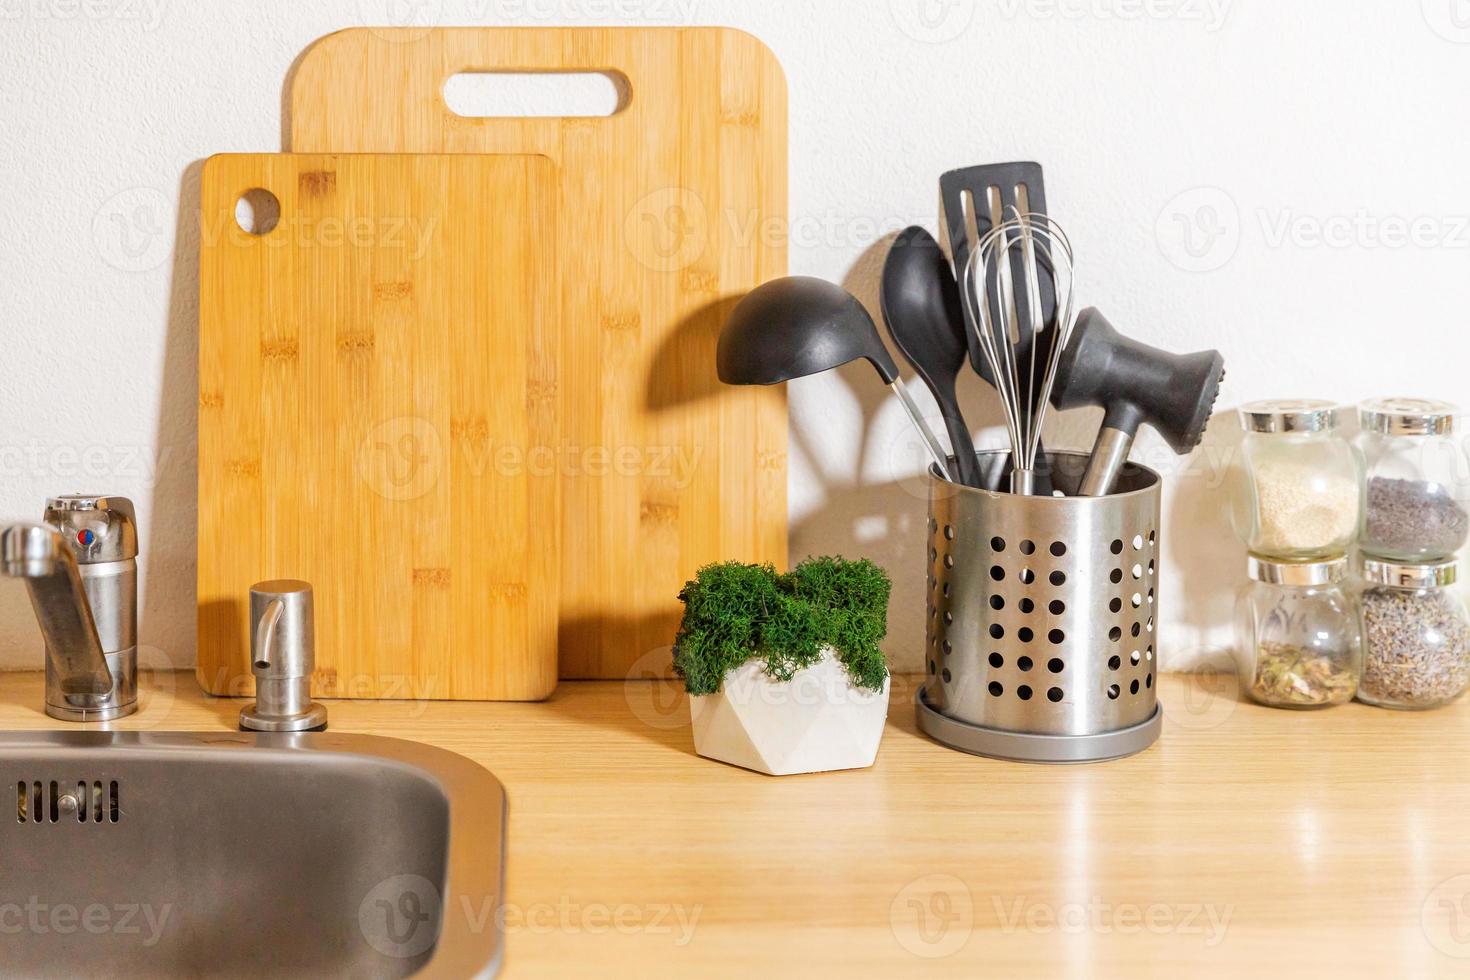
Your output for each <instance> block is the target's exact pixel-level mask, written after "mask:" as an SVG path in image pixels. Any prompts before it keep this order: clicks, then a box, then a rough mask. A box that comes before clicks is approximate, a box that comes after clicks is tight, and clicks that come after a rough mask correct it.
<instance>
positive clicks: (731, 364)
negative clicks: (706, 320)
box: [716, 276, 953, 482]
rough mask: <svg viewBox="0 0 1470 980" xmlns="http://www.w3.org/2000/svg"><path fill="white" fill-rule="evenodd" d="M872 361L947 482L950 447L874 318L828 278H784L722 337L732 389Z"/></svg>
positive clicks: (723, 371)
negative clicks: (939, 435) (912, 390)
mask: <svg viewBox="0 0 1470 980" xmlns="http://www.w3.org/2000/svg"><path fill="white" fill-rule="evenodd" d="M860 358H862V359H866V360H867V361H868V362H869V363H871V364H872V365H873V367H874V368H876V369H877V371H878V375H879V377H881V378H882V379H883V383H884V384H886V385H887V386H888V387H889V388H891V389H892V390H893V393H894V394H896V395H898V400H899V401H900V402H901V403H902V404H903V407H904V410H905V411H907V412H908V413H909V419H910V420H911V421H912V422H913V423H914V428H915V429H916V430H917V431H918V433H919V436H920V437H921V438H922V439H923V440H924V445H925V446H927V447H928V449H929V454H930V455H931V456H933V457H934V462H935V464H936V465H937V466H938V468H939V473H940V475H941V476H943V477H944V478H945V479H946V480H951V482H953V480H952V476H951V473H950V468H949V463H948V460H947V459H946V456H945V452H944V447H943V446H942V445H940V442H939V440H938V439H937V438H935V436H934V431H933V430H932V429H930V428H929V426H928V424H927V423H926V422H925V421H924V416H923V415H922V414H920V412H919V408H918V406H917V405H915V404H914V400H913V398H912V396H910V395H909V393H908V389H907V388H905V387H904V383H903V378H902V377H901V376H900V375H899V373H898V365H897V364H895V363H894V362H893V356H892V355H891V354H889V353H888V348H887V347H884V346H883V341H882V339H880V338H879V336H878V328H877V327H876V326H874V324H873V318H872V317H871V316H869V315H868V311H867V310H865V309H864V308H863V304H861V303H859V302H858V301H857V299H856V298H854V297H853V295H852V294H851V293H849V292H848V291H847V290H845V289H843V288H842V287H841V286H837V285H834V284H833V283H830V282H827V281H826V280H823V279H812V278H808V277H804V276H792V277H789V278H786V279H776V280H773V281H771V282H768V283H766V284H765V285H764V286H760V287H759V288H757V289H755V290H753V291H752V292H751V293H750V295H748V296H746V297H745V298H744V299H742V300H741V301H740V302H739V303H738V304H737V305H736V307H735V309H734V311H733V312H732V313H731V314H730V319H729V321H728V322H727V323H726V324H725V326H724V329H722V330H721V331H720V346H719V352H718V355H717V362H716V363H717V365H718V369H719V375H720V380H721V381H723V382H724V383H725V384H727V385H774V384H781V383H783V382H786V381H790V380H792V379H793V378H805V377H807V376H808V375H813V374H821V373H822V372H823V371H830V370H832V369H833V368H837V367H841V366H842V365H844V364H847V363H848V362H850V361H856V360H858V359H860Z"/></svg>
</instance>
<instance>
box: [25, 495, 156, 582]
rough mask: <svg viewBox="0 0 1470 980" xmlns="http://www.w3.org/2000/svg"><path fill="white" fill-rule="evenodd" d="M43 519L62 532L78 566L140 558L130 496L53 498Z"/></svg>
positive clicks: (136, 527) (134, 515)
mask: <svg viewBox="0 0 1470 980" xmlns="http://www.w3.org/2000/svg"><path fill="white" fill-rule="evenodd" d="M42 520H44V521H45V522H46V523H47V524H49V525H50V526H52V527H54V528H56V530H58V531H60V532H61V535H62V538H63V539H64V540H65V541H66V543H67V545H68V546H69V547H70V548H71V550H72V554H74V555H76V557H77V564H79V565H98V564H104V563H106V562H113V561H127V560H128V559H130V558H137V557H138V518H137V514H136V512H135V511H134V510H133V502H132V501H131V500H129V499H128V498H127V497H98V496H91V495H87V494H72V495H70V496H66V497H52V498H51V499H49V500H47V501H46V514H45V516H44V517H43V518H42Z"/></svg>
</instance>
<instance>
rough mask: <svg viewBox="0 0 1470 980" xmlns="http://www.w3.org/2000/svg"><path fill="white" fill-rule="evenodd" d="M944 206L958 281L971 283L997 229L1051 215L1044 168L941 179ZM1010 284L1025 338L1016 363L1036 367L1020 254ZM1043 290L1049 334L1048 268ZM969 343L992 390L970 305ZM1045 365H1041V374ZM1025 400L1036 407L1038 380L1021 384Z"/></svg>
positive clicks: (1052, 298)
mask: <svg viewBox="0 0 1470 980" xmlns="http://www.w3.org/2000/svg"><path fill="white" fill-rule="evenodd" d="M939 195H940V203H941V205H942V207H943V208H944V226H945V232H946V234H947V235H948V236H949V248H950V257H951V259H952V261H953V263H954V273H955V280H956V281H957V282H960V283H964V282H965V281H966V277H965V267H966V266H967V265H968V264H969V262H970V256H971V254H972V253H973V252H974V250H975V248H976V247H977V246H978V244H979V242H980V240H981V239H983V238H984V237H985V236H986V235H987V234H989V232H990V230H991V229H992V228H994V227H995V225H996V224H997V223H998V222H1000V221H1003V220H1005V219H1006V218H1008V217H1011V216H1013V214H1027V213H1031V214H1046V213H1047V210H1046V183H1045V181H1044V179H1043V177H1042V173H1041V164H1039V163H1027V162H1021V163H990V164H984V165H981V166H978V167H965V168H964V169H962V170H951V171H950V172H949V173H947V174H945V175H944V176H943V177H940V178H939ZM1011 278H1012V280H1013V281H1014V283H1015V299H1016V307H1017V310H1016V312H1017V321H1018V323H1019V325H1020V327H1021V336H1020V337H1019V338H1018V340H1017V347H1016V354H1017V357H1016V363H1018V364H1030V363H1031V357H1030V355H1031V345H1032V343H1033V342H1034V339H1033V337H1034V331H1035V328H1036V326H1037V324H1035V323H1033V322H1032V320H1031V309H1032V304H1031V296H1030V295H1029V294H1028V293H1027V286H1026V274H1025V269H1024V268H1023V266H1022V259H1021V256H1020V254H1019V251H1016V252H1013V253H1012V256H1011ZM1038 289H1039V291H1040V293H1041V297H1040V298H1041V303H1040V309H1041V311H1042V318H1043V320H1044V322H1043V324H1041V326H1042V327H1043V328H1044V329H1049V330H1050V329H1055V328H1056V323H1055V321H1056V308H1057V301H1056V286H1055V284H1054V283H1053V281H1052V279H1051V276H1050V275H1049V273H1048V271H1047V270H1046V268H1045V267H1044V266H1043V267H1041V268H1040V277H1039V284H1038ZM989 293H990V296H991V297H992V302H996V301H998V297H999V295H1000V290H998V289H994V288H992V289H991V290H990V291H989ZM990 315H991V317H992V318H994V319H995V320H996V322H1000V321H1001V320H1002V319H1003V317H1002V316H1001V314H1000V311H999V310H997V309H992V310H991V311H990ZM965 320H966V322H965V339H966V342H967V343H968V344H969V348H970V364H971V365H972V366H973V367H974V369H975V371H976V373H978V374H979V375H980V376H981V377H982V378H984V379H985V380H986V381H988V382H990V383H991V384H994V383H995V379H994V378H993V377H991V372H990V365H989V364H988V363H987V362H986V360H985V355H984V353H983V352H982V351H981V349H980V339H979V336H978V333H977V331H978V329H979V327H980V325H979V324H976V323H973V322H971V321H970V314H969V309H968V305H967V306H966V310H965ZM1043 367H1044V365H1041V364H1038V365H1037V370H1038V373H1039V372H1040V371H1041V370H1042V369H1043ZM1022 384H1023V386H1024V387H1023V390H1022V392H1021V395H1022V398H1023V399H1025V400H1026V402H1027V404H1030V405H1032V406H1034V405H1035V394H1036V392H1037V391H1038V390H1039V389H1040V386H1041V384H1040V381H1039V379H1038V378H1037V377H1034V376H1033V377H1027V378H1023V379H1022Z"/></svg>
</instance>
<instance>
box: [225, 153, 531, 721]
mask: <svg viewBox="0 0 1470 980" xmlns="http://www.w3.org/2000/svg"><path fill="white" fill-rule="evenodd" d="M254 189H264V190H265V191H267V192H269V193H270V194H272V195H274V197H275V198H276V199H277V200H278V201H279V210H280V217H279V222H278V223H277V224H276V225H275V227H274V229H272V230H269V231H268V232H266V233H264V234H260V235H256V234H252V233H249V232H246V231H244V230H242V229H241V228H240V227H239V225H238V224H237V223H236V217H235V215H236V204H237V201H238V200H239V199H240V198H241V197H242V195H245V194H246V192H248V191H252V190H254ZM257 196H258V195H257ZM557 197H558V180H557V175H556V171H555V167H554V166H553V164H552V163H551V161H550V160H548V159H547V158H545V157H542V156H534V155H522V156H494V157H490V156H483V157H475V156H458V157H455V156H387V155H385V156H372V155H364V156H347V155H344V156H337V155H280V154H271V155H224V156H217V157H214V158H212V159H210V160H209V161H208V163H207V164H206V165H205V168H204V176H203V189H202V199H201V204H200V217H201V246H200V308H199V330H200V336H199V360H200V388H199V390H200V407H199V660H198V664H199V666H198V677H199V681H200V684H201V685H202V686H203V688H204V689H205V690H206V691H208V692H210V693H211V694H235V695H239V694H241V693H248V691H249V689H250V687H251V684H252V678H251V674H250V661H249V647H250V639H249V635H248V633H249V625H250V624H249V621H248V619H249V610H248V606H249V602H248V598H249V589H250V587H251V585H253V584H254V583H256V582H259V581H262V580H265V579H273V578H297V579H305V580H307V581H309V582H310V583H311V584H312V585H313V587H314V590H315V599H316V602H315V605H316V665H317V672H316V677H315V683H314V684H313V691H314V693H316V694H317V695H318V696H325V697H361V698H417V699H456V700H534V699H539V698H544V697H546V696H547V695H548V694H550V693H551V691H552V689H553V688H554V687H555V685H556V666H557V663H556V651H557V617H558V588H559V576H560V567H559V565H560V554H559V547H558V533H557V517H558V513H559V507H560V499H559V498H560V485H559V483H558V481H557V479H556V476H555V470H554V468H552V467H548V466H545V465H541V464H538V462H537V455H538V448H539V447H551V446H555V445H557V444H558V442H559V440H560V429H559V422H558V412H557V401H556V391H557V386H558V383H559V380H560V379H559V377H558V371H559V367H558V363H559V362H558V350H557V342H558V337H559V333H558V330H557V327H556V324H557V320H558V316H559V306H558V304H559V293H558V287H557V282H556V267H555V264H554V262H553V248H554V240H553V238H552V230H553V229H554V228H555V227H556V220H557V211H556V208H557Z"/></svg>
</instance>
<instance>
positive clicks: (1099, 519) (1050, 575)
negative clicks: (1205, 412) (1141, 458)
mask: <svg viewBox="0 0 1470 980" xmlns="http://www.w3.org/2000/svg"><path fill="white" fill-rule="evenodd" d="M979 459H980V464H981V469H982V471H983V474H984V481H983V486H985V487H988V488H999V487H1005V486H1008V485H1009V476H1008V469H1009V454H1008V453H981V454H979ZM1047 462H1048V464H1049V466H1048V469H1049V470H1050V472H1051V475H1052V480H1053V485H1054V486H1056V487H1058V488H1060V489H1063V490H1065V491H1067V492H1068V493H1071V492H1072V491H1074V490H1075V489H1076V485H1077V483H1078V482H1079V481H1080V479H1081V476H1082V473H1083V472H1084V471H1085V469H1086V466H1087V457H1086V456H1084V455H1079V454H1072V453H1054V454H1049V455H1048V459H1047ZM1160 487H1161V480H1160V478H1159V475H1158V474H1157V473H1155V472H1154V471H1152V470H1150V469H1147V468H1146V467H1142V466H1137V465H1134V464H1131V463H1130V464H1128V465H1127V466H1126V467H1125V468H1124V469H1123V471H1122V472H1121V473H1120V475H1119V477H1118V481H1117V484H1116V492H1114V493H1113V494H1110V495H1109V496H1106V497H1076V496H1019V495H1016V494H1011V493H1004V492H999V491H998V490H996V489H973V488H969V487H964V486H960V485H958V484H954V483H950V482H948V481H946V480H943V479H941V478H939V477H938V476H937V475H936V474H935V472H934V471H932V470H931V471H930V475H929V525H928V531H929V549H928V560H929V575H928V628H927V632H928V645H927V648H926V660H927V663H926V669H927V673H928V677H927V679H926V681H925V686H924V687H923V688H922V689H921V690H920V691H919V696H918V704H917V711H918V721H919V727H920V729H921V730H923V731H924V732H925V733H926V734H928V735H929V736H930V737H932V738H934V739H935V740H936V741H939V742H942V743H943V744H945V745H948V746H950V747H951V748H956V749H960V750H962V751H966V752H971V753H975V754H977V755H985V756H991V757H995V758H1001V759H1012V760H1018V761H1025V762H1095V761H1101V760H1104V759H1114V758H1119V757H1121V756H1125V755H1131V754H1133V753H1135V752H1139V751H1141V750H1143V749H1145V748H1147V747H1148V746H1149V745H1151V744H1153V742H1154V740H1155V739H1157V738H1158V735H1159V730H1160V728H1161V727H1162V722H1163V713H1162V711H1161V709H1160V707H1159V704H1158V697H1157V691H1156V686H1157V685H1156V680H1157V678H1156V673H1157V666H1158V650H1157V642H1156V639H1157V622H1158V569H1159V555H1160V550H1159V549H1160V540H1159V514H1160Z"/></svg>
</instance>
